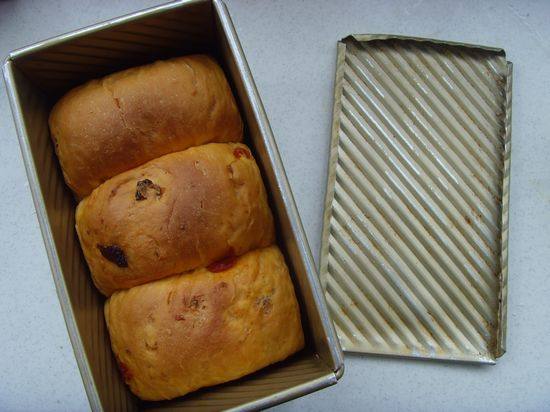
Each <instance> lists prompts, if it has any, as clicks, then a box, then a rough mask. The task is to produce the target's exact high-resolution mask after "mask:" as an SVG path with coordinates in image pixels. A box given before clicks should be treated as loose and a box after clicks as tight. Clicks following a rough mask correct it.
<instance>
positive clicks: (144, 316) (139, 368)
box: [105, 246, 304, 400]
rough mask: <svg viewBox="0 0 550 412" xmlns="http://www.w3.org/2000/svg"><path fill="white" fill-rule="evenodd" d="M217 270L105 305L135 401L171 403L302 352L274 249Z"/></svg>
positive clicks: (135, 291)
mask: <svg viewBox="0 0 550 412" xmlns="http://www.w3.org/2000/svg"><path fill="white" fill-rule="evenodd" d="M225 269H226V270H224V271H216V270H215V271H214V273H213V272H211V271H209V270H208V269H206V268H201V269H198V270H196V271H194V272H192V273H189V274H182V275H176V276H172V277H169V278H166V279H162V280H160V281H156V282H151V283H147V284H145V285H141V286H137V287H135V288H132V289H129V290H125V291H121V292H117V293H115V294H114V295H113V296H112V297H111V298H110V299H109V300H108V301H107V303H106V304H105V319H106V320H107V326H108V329H109V334H110V336H111V345H112V348H113V351H114V353H115V355H116V357H117V360H118V362H119V366H120V369H121V372H122V374H123V377H124V379H125V381H126V383H127V384H128V385H129V386H130V389H131V390H132V392H134V393H135V394H136V395H137V396H138V397H140V398H141V399H145V400H161V399H171V398H175V397H177V396H182V395H185V394H186V393H188V392H191V391H194V390H196V389H199V388H201V387H204V386H210V385H215V384H219V383H222V382H227V381H230V380H233V379H237V378H239V377H241V376H244V375H246V374H248V373H251V372H254V371H256V370H258V369H261V368H263V367H265V366H267V365H269V364H272V363H274V362H277V361H280V360H283V359H285V358H286V357H288V356H289V355H291V354H293V353H294V352H296V351H298V350H300V349H301V348H302V347H303V346H304V336H303V332H302V327H301V323H300V312H299V309H298V304H297V302H296V297H295V294H294V289H293V286H292V282H291V280H290V277H289V274H288V269H287V267H286V265H285V262H284V259H283V256H282V255H281V252H280V251H279V249H278V248H277V247H276V246H271V247H268V248H265V249H259V250H255V251H253V252H249V253H247V254H245V255H243V256H241V257H240V258H238V259H237V260H236V261H234V262H233V266H232V267H226V268H225Z"/></svg>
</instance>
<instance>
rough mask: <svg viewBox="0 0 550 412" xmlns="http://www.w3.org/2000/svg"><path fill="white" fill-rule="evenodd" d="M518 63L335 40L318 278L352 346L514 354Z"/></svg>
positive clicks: (498, 54) (495, 54)
mask: <svg viewBox="0 0 550 412" xmlns="http://www.w3.org/2000/svg"><path fill="white" fill-rule="evenodd" d="M511 84H512V64H511V63H509V62H507V61H506V56H505V53H504V51H503V50H501V49H495V48H489V47H482V46H474V45H466V44H458V43H451V42H442V41H437V40H430V39H419V38H411V37H401V36H388V35H354V36H349V37H347V38H345V39H343V40H342V41H340V42H339V43H338V57H337V72H336V81H335V97H334V114H333V129H332V144H331V152H330V163H329V175H328V187H327V197H326V204H325V216H324V229H323V240H322V249H321V267H320V276H321V281H322V284H323V287H324V289H325V292H326V297H327V301H328V305H329V311H330V312H331V315H332V318H333V321H334V324H335V326H336V330H337V333H338V336H339V338H340V341H341V343H342V347H343V348H344V350H346V351H353V352H365V353H372V354H384V355H396V356H405V357H419V358H429V359H448V360H460V361H470V362H481V363H494V362H495V359H496V358H497V357H499V356H501V355H502V354H503V353H504V351H505V335H506V295H507V287H506V285H507V269H508V266H507V256H508V250H507V247H508V201H509V196H508V190H509V171H510V147H511V146H510V144H511V141H510V137H511V129H510V119H511Z"/></svg>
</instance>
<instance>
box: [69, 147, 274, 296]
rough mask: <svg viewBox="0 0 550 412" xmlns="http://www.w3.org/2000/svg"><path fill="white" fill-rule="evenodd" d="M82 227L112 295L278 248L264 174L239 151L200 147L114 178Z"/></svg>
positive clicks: (89, 202)
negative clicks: (259, 250)
mask: <svg viewBox="0 0 550 412" xmlns="http://www.w3.org/2000/svg"><path fill="white" fill-rule="evenodd" d="M76 227H77V232H78V235H79V238H80V244H81V246H82V250H83V251H84V256H85V257H86V260H87V262H88V266H89V268H90V271H91V273H92V277H93V279H94V282H95V284H96V286H97V287H98V289H99V290H100V291H101V292H102V293H104V294H106V295H110V294H111V293H112V292H114V291H115V290H118V289H126V288H129V287H132V286H136V285H139V284H142V283H145V282H150V281H152V280H156V279H160V278H162V277H166V276H169V275H172V274H174V273H180V272H183V271H186V270H191V269H195V268H198V267H201V266H206V265H208V264H210V263H212V262H214V261H217V260H219V259H223V258H225V257H227V256H232V255H236V256H238V255H241V254H243V253H246V252H248V251H249V250H252V249H255V248H259V247H265V246H268V245H270V244H272V243H273V242H274V228H273V217H272V215H271V211H270V209H269V206H268V204H267V197H266V193H265V188H264V185H263V182H262V178H261V175H260V172H259V170H258V166H257V165H256V162H255V160H254V158H253V157H252V155H251V153H250V151H249V149H248V148H247V147H246V146H245V145H243V144H239V143H211V144H208V145H202V146H197V147H193V148H190V149H187V150H185V151H182V152H177V153H172V154H169V155H166V156H162V157H159V158H158V159H155V160H152V161H150V162H148V163H146V164H145V165H142V166H140V167H137V168H135V169H132V170H129V171H127V172H125V173H121V174H119V175H117V176H115V177H113V178H112V179H110V180H108V181H107V182H105V183H104V184H102V185H101V186H99V187H98V188H97V189H95V190H94V191H93V192H92V194H91V195H90V196H88V197H87V198H86V199H84V200H83V201H82V202H80V204H79V205H78V208H77V211H76Z"/></svg>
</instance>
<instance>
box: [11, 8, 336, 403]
mask: <svg viewBox="0 0 550 412" xmlns="http://www.w3.org/2000/svg"><path fill="white" fill-rule="evenodd" d="M196 52H199V53H201V52H207V53H211V54H213V55H215V56H216V57H217V58H218V60H219V61H220V62H221V64H222V66H223V67H224V69H225V71H226V74H227V76H228V78H229V81H230V83H231V85H232V88H233V90H234V93H235V95H236V97H237V100H238V103H239V106H240V110H241V113H242V115H243V117H244V119H245V124H246V127H245V133H246V143H247V144H249V145H250V146H251V147H252V149H253V151H254V153H255V156H256V159H257V160H258V163H259V165H260V169H261V171H262V174H263V177H264V181H265V183H266V186H267V190H268V193H269V196H270V199H271V205H272V209H273V212H274V215H275V219H276V221H277V228H278V242H279V245H280V246H281V249H282V250H283V252H284V253H285V256H286V259H287V263H288V265H289V268H290V271H291V274H292V277H293V281H294V285H295V288H296V291H297V295H298V299H299V301H300V306H301V309H302V317H303V325H304V330H305V333H306V341H307V342H306V348H305V349H304V350H303V351H301V352H300V353H299V354H296V355H295V356H293V357H291V358H290V359H288V360H286V361H284V362H281V363H278V364H275V365H272V366H270V367H268V368H266V369H263V370H261V371H259V372H257V373H254V374H252V375H250V376H247V377H244V378H242V379H240V380H238V381H234V382H230V383H227V384H224V385H219V386H216V387H212V388H208V389H204V390H201V391H198V392H195V393H193V394H190V395H188V396H185V397H182V398H179V399H175V400H172V401H165V402H142V401H139V400H138V399H137V398H136V397H134V396H133V395H132V394H131V393H130V391H129V390H128V389H127V387H126V385H124V383H123V381H122V379H121V377H120V374H119V372H118V370H117V366H116V362H115V359H114V356H113V354H112V352H111V348H110V343H109V336H108V333H107V329H106V327H105V322H104V318H103V304H104V298H103V297H102V296H101V295H100V294H99V292H98V291H97V290H96V289H95V287H94V285H93V283H92V281H91V278H90V274H89V272H88V269H87V266H86V262H85V260H84V258H83V255H82V252H81V250H80V246H79V242H78V239H77V236H76V232H75V229H74V223H75V221H74V211H75V206H76V203H75V201H74V199H73V197H72V195H71V193H70V191H69V189H68V188H67V187H66V186H65V184H64V182H63V176H62V173H61V170H60V168H59V165H58V162H57V158H56V156H55V153H54V148H53V146H52V143H51V141H50V136H49V132H48V123H47V120H48V114H49V111H50V109H51V107H52V105H53V103H54V102H55V101H56V99H58V98H59V97H60V96H61V95H62V94H63V93H65V92H66V91H67V90H69V89H70V88H72V87H73V86H75V85H77V84H81V83H82V82H84V81H86V80H88V79H91V78H97V77H101V76H104V75H106V74H108V73H111V72H114V71H117V70H121V69H125V68H127V67H131V66H135V65H138V64H144V63H148V62H152V61H154V60H156V59H160V58H168V57H173V56H180V55H185V54H189V53H196ZM4 77H5V81H6V86H7V91H8V95H9V99H10V104H11V109H12V112H13V115H14V119H15V124H16V130H17V133H18V136H19V143H20V146H21V152H22V155H23V159H24V163H25V167H26V171H27V176H28V179H29V183H30V188H31V192H32V196H33V200H34V204H35V207H36V211H37V215H38V220H39V223H40V228H41V231H42V235H43V237H44V242H45V246H46V250H47V254H48V259H49V263H50V265H51V269H52V273H53V279H54V282H55V285H56V288H57V294H58V296H59V301H60V304H61V308H62V311H63V315H64V317H65V322H66V324H67V329H68V331H69V337H70V340H71V343H72V345H73V349H74V353H75V356H76V360H77V364H78V367H79V369H80V373H81V375H82V380H83V382H84V388H85V390H86V394H87V396H88V399H89V402H90V406H91V408H92V410H94V411H100V410H108V411H112V410H145V409H149V410H160V409H166V408H169V409H174V410H184V409H185V410H187V409H193V410H195V409H197V410H221V409H236V410H251V409H260V408H266V407H269V406H272V405H275V404H277V403H280V402H284V401H286V400H289V399H292V398H295V397H298V396H302V395H304V394H307V393H310V392H313V391H315V390H318V389H321V388H324V387H326V386H329V385H333V384H335V383H336V382H337V379H338V378H340V376H341V375H342V373H343V356H342V351H341V349H340V345H339V342H338V339H337V337H336V334H335V332H334V330H333V326H332V323H331V322H330V320H329V316H328V311H327V308H326V304H325V300H324V295H323V293H322V289H321V286H320V283H319V280H318V276H317V273H316V269H315V266H314V263H313V259H312V255H311V252H310V250H309V246H308V243H307V240H306V237H305V234H304V231H303V228H302V224H301V221H300V218H299V216H298V212H297V209H296V205H295V203H294V199H293V196H292V193H291V190H290V187H289V184H288V181H287V178H286V175H285V171H284V169H283V165H282V163H281V159H280V156H279V153H278V150H277V146H276V144H275V141H274V137H273V133H272V131H271V128H270V126H269V121H268V119H267V117H266V114H265V111H264V109H263V106H262V103H261V101H260V98H259V95H258V92H257V90H256V87H255V84H254V80H253V79H252V75H251V73H250V70H249V68H248V64H247V62H246V59H245V56H244V54H243V51H242V49H241V46H240V44H239V40H238V38H237V34H236V32H235V29H234V27H233V24H232V22H231V18H230V16H229V14H228V11H227V9H226V7H225V5H224V4H223V2H221V1H219V0H213V1H179V2H173V3H169V4H166V5H163V6H159V7H155V8H151V9H147V10H144V11H140V12H137V13H134V14H131V15H128V16H124V17H121V18H117V19H114V20H111V21H108V22H105V23H100V24H97V25H94V26H92V27H88V28H84V29H81V30H77V31H75V32H72V33H69V34H65V35H61V36H59V37H55V38H53V39H49V40H45V41H43V42H40V43H37V44H34V45H32V46H29V47H25V48H23V49H19V50H16V51H13V52H12V53H10V54H9V56H8V58H7V60H6V62H5V64H4Z"/></svg>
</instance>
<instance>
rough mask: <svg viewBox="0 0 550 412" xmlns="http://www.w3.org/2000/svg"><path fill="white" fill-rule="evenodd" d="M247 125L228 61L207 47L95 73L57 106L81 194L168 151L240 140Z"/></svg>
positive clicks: (60, 133)
mask: <svg viewBox="0 0 550 412" xmlns="http://www.w3.org/2000/svg"><path fill="white" fill-rule="evenodd" d="M242 129H243V125H242V121H241V118H240V115H239V112H238V109H237V105H236V103H235V99H234V98H233V95H232V93H231V89H230V88H229V85H228V83H227V80H226V78H225V75H224V73H223V71H222V69H221V68H220V67H219V65H218V64H217V63H216V62H215V61H214V60H213V59H212V58H210V57H208V56H204V55H194V56H185V57H178V58H175V59H170V60H165V61H157V62H155V63H153V64H150V65H146V66H141V67H136V68H132V69H128V70H124V71H122V72H118V73H115V74H112V75H110V76H107V77H105V78H103V79H99V80H92V81H89V82H88V83H86V84H84V85H82V86H80V87H77V88H75V89H73V90H71V91H70V92H68V93H67V94H66V95H65V96H64V97H63V98H62V99H61V100H60V101H59V102H58V103H57V104H56V105H55V106H54V108H53V110H52V112H51V114H50V130H51V134H52V138H53V140H54V142H55V144H56V152H57V154H58V157H59V161H60V163H61V167H62V169H63V174H64V176H65V181H66V182H67V184H68V185H69V187H70V188H71V189H72V190H73V191H74V192H75V194H76V195H77V197H78V198H83V197H84V196H87V195H88V194H89V193H90V192H91V191H92V190H93V189H95V188H96V187H97V186H99V185H100V184H101V183H103V182H104V181H105V180H107V179H109V178H111V177H113V176H115V175H117V174H119V173H121V172H125V171H126V170H129V169H132V168H134V167H136V166H139V165H141V164H143V163H145V162H147V161H149V160H152V159H155V158H157V157H159V156H162V155H165V154H167V153H172V152H177V151H181V150H185V149H187V148H188V147H191V146H198V145H201V144H205V143H209V142H239V141H241V140H242Z"/></svg>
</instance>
